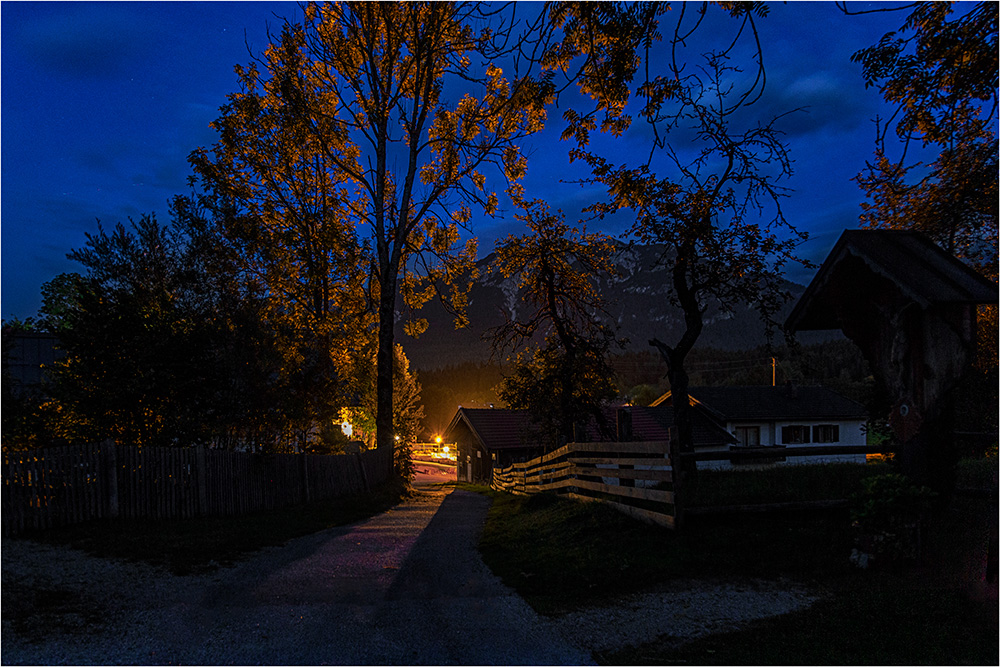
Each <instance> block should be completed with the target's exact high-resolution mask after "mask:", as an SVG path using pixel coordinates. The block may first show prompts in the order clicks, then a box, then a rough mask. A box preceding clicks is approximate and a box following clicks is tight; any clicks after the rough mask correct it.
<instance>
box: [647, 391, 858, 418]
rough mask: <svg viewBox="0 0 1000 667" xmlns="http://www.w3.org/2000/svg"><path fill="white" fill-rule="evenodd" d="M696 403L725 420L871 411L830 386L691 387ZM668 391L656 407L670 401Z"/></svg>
mask: <svg viewBox="0 0 1000 667" xmlns="http://www.w3.org/2000/svg"><path fill="white" fill-rule="evenodd" d="M688 395H689V396H690V397H691V401H692V403H695V404H698V405H701V406H702V407H704V408H705V409H707V410H708V411H709V412H710V413H712V414H713V415H715V416H716V417H718V418H719V419H721V420H724V421H739V420H749V421H779V420H781V421H785V420H812V421H815V420H818V419H865V418H866V417H867V411H866V410H865V407H864V406H863V405H861V404H860V403H858V402H857V401H852V400H851V399H849V398H847V397H846V396H841V395H840V394H838V393H837V392H835V391H831V390H830V389H827V388H826V387H798V386H795V387H792V386H789V385H785V386H782V387H767V386H761V387H757V386H742V387H691V388H690V389H688ZM670 396H671V393H670V392H669V391H668V392H667V393H666V394H664V395H663V396H661V397H660V398H658V399H656V400H655V401H653V405H654V406H659V405H664V404H667V403H668V402H669V401H670Z"/></svg>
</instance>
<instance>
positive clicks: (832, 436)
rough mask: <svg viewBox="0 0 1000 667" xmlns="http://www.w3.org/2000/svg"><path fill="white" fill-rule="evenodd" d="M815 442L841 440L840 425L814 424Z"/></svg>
mask: <svg viewBox="0 0 1000 667" xmlns="http://www.w3.org/2000/svg"><path fill="white" fill-rule="evenodd" d="M813 442H840V426H838V425H836V424H817V425H816V426H813Z"/></svg>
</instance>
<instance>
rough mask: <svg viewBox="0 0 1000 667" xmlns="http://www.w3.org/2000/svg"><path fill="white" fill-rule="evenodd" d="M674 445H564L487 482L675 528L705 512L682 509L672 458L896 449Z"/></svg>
mask: <svg viewBox="0 0 1000 667" xmlns="http://www.w3.org/2000/svg"><path fill="white" fill-rule="evenodd" d="M676 443H677V439H676V438H671V439H670V440H667V441H663V442H582V443H569V444H567V445H565V446H564V447H561V448H559V449H557V450H555V451H553V452H550V453H549V454H546V455H544V456H541V457H538V458H535V459H532V460H531V461H527V462H525V463H515V464H514V465H512V466H510V467H507V468H501V469H497V468H494V470H493V477H492V481H491V484H490V485H491V487H492V488H494V489H496V490H498V491H507V492H510V493H521V494H533V493H546V492H554V493H559V494H562V495H565V496H567V497H569V498H575V499H578V500H596V501H599V502H603V503H607V504H609V505H611V506H612V507H614V508H615V509H617V510H618V511H621V512H624V513H626V514H629V515H631V516H634V517H636V518H638V519H641V520H643V521H647V522H650V523H655V524H658V525H661V526H666V527H668V528H675V529H676V528H680V527H681V524H682V523H683V519H684V515H685V514H687V513H691V514H700V513H704V511H703V510H702V509H701V508H694V507H686V506H685V504H684V503H683V499H684V487H683V478H684V476H683V474H680V473H678V471H677V470H675V467H674V465H673V462H677V461H691V462H696V461H720V460H734V461H740V462H753V461H754V460H761V461H765V462H767V461H774V459H775V457H782V458H783V457H799V456H826V455H841V454H889V453H895V452H896V451H898V450H897V448H896V447H894V446H891V445H883V446H880V447H870V446H867V445H828V446H820V447H781V448H776V447H761V448H747V449H743V450H741V448H733V449H730V450H729V451H715V452H683V453H681V452H680V451H679V450H678V449H677V447H676ZM779 450H780V451H779ZM840 504H843V502H842V501H835V502H833V503H831V501H816V502H806V503H783V504H781V507H780V508H779V507H777V506H774V507H771V506H767V507H765V506H761V507H759V508H758V507H747V506H741V507H740V508H735V509H740V510H742V511H754V510H758V509H759V510H761V511H764V510H767V509H776V508H777V509H792V508H794V509H803V508H807V507H817V508H822V507H832V506H839V505H840ZM792 506H794V507H792ZM727 509H734V508H727Z"/></svg>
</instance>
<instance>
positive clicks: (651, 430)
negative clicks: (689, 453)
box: [632, 405, 736, 446]
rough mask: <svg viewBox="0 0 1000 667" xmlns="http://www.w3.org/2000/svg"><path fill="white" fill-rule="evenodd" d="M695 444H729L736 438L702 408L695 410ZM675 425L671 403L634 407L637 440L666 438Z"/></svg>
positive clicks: (633, 427)
mask: <svg viewBox="0 0 1000 667" xmlns="http://www.w3.org/2000/svg"><path fill="white" fill-rule="evenodd" d="M693 422H694V423H693V426H694V444H695V446H706V445H728V444H730V443H735V442H736V438H735V437H733V435H732V434H731V433H729V431H727V430H725V429H724V428H722V427H721V426H719V425H717V424H716V423H715V422H713V421H712V420H711V419H709V418H708V417H707V416H706V415H705V413H704V412H702V411H701V410H695V411H694V419H693ZM673 425H674V408H673V407H672V406H670V405H661V406H656V407H638V406H636V407H633V408H632V434H633V435H634V436H635V439H636V440H647V441H651V440H666V439H667V438H668V437H669V432H670V429H671V428H672V427H673Z"/></svg>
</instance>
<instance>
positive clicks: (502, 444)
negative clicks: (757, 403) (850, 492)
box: [444, 406, 736, 451]
mask: <svg viewBox="0 0 1000 667" xmlns="http://www.w3.org/2000/svg"><path fill="white" fill-rule="evenodd" d="M628 409H629V410H631V412H632V435H633V437H634V439H635V440H643V441H647V442H651V441H657V440H667V439H668V438H669V437H670V436H669V431H670V428H671V427H672V426H673V424H674V410H673V408H672V407H670V406H662V407H655V408H654V407H631V408H628ZM605 417H606V418H607V420H608V423H609V424H610V425H611V428H612V429H613V428H614V427H615V419H616V413H615V410H613V409H609V410H606V411H605ZM460 424H464V426H465V427H467V428H468V429H469V430H470V431H471V432H472V434H473V435H474V436H475V437H476V438H477V439H478V440H479V441H480V442H481V443H482V444H483V446H484V447H485V448H486V449H487V450H489V451H492V450H497V449H511V448H520V447H538V446H541V445H542V444H544V443H542V442H541V441H540V439H539V434H538V428H537V426H535V425H534V424H533V423H532V421H531V416H530V415H529V414H528V412H527V411H526V410H503V409H501V410H496V409H483V408H459V410H458V412H457V413H456V414H455V417H454V419H452V420H451V424H450V425H449V426H448V428H447V430H446V431H445V435H444V438H445V439H446V440H449V441H451V440H455V435H456V433H455V430H456V429H457V428H459V427H460V426H459V425H460ZM586 437H587V440H589V441H592V442H593V441H600V440H606V438H603V437H602V436H601V434H600V431H599V429H598V428H597V425H596V424H595V423H594V422H591V423H590V424H588V425H587V436H586ZM694 440H695V445H696V446H707V445H722V444H729V443H733V442H736V440H735V438H733V436H732V435H731V434H730V433H728V432H727V431H726V430H725V429H723V428H721V427H720V426H718V425H716V424H715V423H714V422H713V421H712V420H711V419H709V418H708V417H707V416H706V415H705V414H704V413H703V412H702V411H701V410H700V409H696V410H695V412H694Z"/></svg>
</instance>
